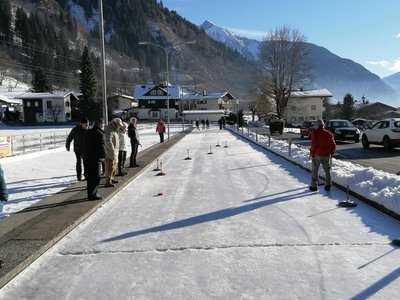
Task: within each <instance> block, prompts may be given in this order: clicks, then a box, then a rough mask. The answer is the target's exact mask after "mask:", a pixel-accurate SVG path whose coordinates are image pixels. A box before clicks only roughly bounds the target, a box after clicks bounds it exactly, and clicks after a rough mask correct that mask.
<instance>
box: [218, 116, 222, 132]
mask: <svg viewBox="0 0 400 300" xmlns="http://www.w3.org/2000/svg"><path fill="white" fill-rule="evenodd" d="M218 125H219V130H221V129H222V118H221V119H219V120H218Z"/></svg>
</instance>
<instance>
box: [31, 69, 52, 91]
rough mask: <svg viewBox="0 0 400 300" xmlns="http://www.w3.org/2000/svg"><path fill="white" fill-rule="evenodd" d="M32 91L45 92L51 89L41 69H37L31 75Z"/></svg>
mask: <svg viewBox="0 0 400 300" xmlns="http://www.w3.org/2000/svg"><path fill="white" fill-rule="evenodd" d="M32 91H33V92H34V93H47V92H51V91H52V87H51V85H50V84H49V82H48V79H47V75H46V72H45V71H44V70H43V69H37V70H36V71H35V73H34V74H33V77H32Z"/></svg>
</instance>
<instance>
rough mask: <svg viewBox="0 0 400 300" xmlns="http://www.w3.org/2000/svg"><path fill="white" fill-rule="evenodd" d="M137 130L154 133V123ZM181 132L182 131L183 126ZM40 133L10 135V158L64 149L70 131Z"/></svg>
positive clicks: (146, 124) (143, 125) (139, 125)
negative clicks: (152, 131)
mask: <svg viewBox="0 0 400 300" xmlns="http://www.w3.org/2000/svg"><path fill="white" fill-rule="evenodd" d="M173 126H174V127H178V128H180V126H182V125H179V124H174V125H173ZM185 127H188V126H185ZM138 129H139V131H148V130H154V132H155V130H156V123H145V124H138ZM182 130H184V127H183V126H182ZM40 131H41V130H40V129H39V128H38V130H37V131H34V133H26V134H19V135H10V136H11V151H12V156H16V155H21V154H26V153H32V152H37V151H43V150H49V149H54V148H60V147H64V146H65V142H66V140H67V137H68V134H69V133H70V131H71V129H67V130H65V131H60V130H58V131H47V132H40Z"/></svg>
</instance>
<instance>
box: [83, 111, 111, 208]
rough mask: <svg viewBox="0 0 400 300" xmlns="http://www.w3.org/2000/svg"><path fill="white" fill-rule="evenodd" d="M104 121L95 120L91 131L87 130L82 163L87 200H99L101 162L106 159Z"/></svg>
mask: <svg viewBox="0 0 400 300" xmlns="http://www.w3.org/2000/svg"><path fill="white" fill-rule="evenodd" d="M103 128H104V120H103V119H101V118H100V119H99V120H97V121H96V122H95V123H94V125H93V128H92V129H89V130H88V132H87V134H86V137H85V143H84V151H83V163H84V165H85V177H86V180H87V195H88V199H89V200H100V199H101V196H100V195H99V194H98V193H97V191H98V188H99V184H100V179H101V170H102V160H104V158H105V157H106V149H105V144H104V130H103Z"/></svg>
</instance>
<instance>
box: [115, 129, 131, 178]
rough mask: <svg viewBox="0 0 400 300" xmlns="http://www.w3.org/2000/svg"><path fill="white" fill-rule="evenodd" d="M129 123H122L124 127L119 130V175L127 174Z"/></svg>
mask: <svg viewBox="0 0 400 300" xmlns="http://www.w3.org/2000/svg"><path fill="white" fill-rule="evenodd" d="M127 132H128V124H126V123H125V122H123V123H122V127H121V128H120V130H119V133H118V134H119V153H118V174H117V176H125V175H126V174H128V173H126V172H125V161H126V153H127V152H128V135H127Z"/></svg>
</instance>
